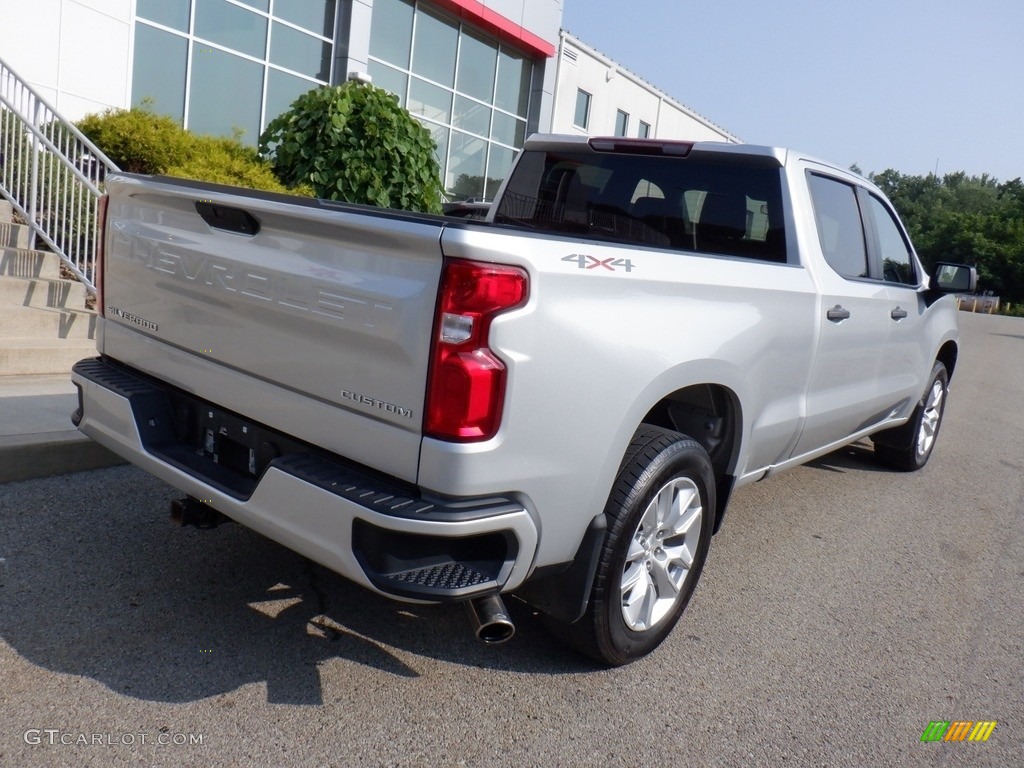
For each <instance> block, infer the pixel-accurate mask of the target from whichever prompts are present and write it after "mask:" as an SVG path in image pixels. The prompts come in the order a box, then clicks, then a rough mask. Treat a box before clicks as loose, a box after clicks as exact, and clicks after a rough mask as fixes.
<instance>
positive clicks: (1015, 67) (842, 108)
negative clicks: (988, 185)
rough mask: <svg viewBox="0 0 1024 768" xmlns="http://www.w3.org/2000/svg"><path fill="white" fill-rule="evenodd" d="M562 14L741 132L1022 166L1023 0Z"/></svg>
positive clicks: (791, 1) (822, 152) (896, 157)
mask: <svg viewBox="0 0 1024 768" xmlns="http://www.w3.org/2000/svg"><path fill="white" fill-rule="evenodd" d="M562 26H563V28H564V29H566V30H567V31H568V32H569V33H571V34H573V35H575V36H576V37H578V38H579V39H581V40H582V41H583V42H585V43H587V44H588V45H590V46H591V47H592V48H596V49H597V50H599V51H601V52H602V53H604V54H605V55H606V56H609V57H610V58H612V59H614V60H615V61H616V62H618V63H619V64H621V65H622V66H624V67H625V68H626V69H629V70H631V71H632V72H634V73H635V74H637V75H639V76H640V77H642V78H643V79H645V80H647V81H648V82H650V83H652V84H653V85H655V86H656V87H658V88H660V89H661V90H662V91H664V92H665V93H667V94H668V95H669V96H671V97H672V98H674V99H676V100H677V101H680V102H682V103H683V104H685V105H686V106H687V107H689V108H690V109H692V110H694V111H695V112H698V113H699V114H701V115H703V116H704V117H706V118H708V119H709V120H711V121H712V122H713V123H715V124H717V125H719V126H721V127H722V128H725V129H726V130H727V131H729V132H730V133H732V134H733V135H735V136H737V137H738V138H740V139H742V140H743V141H745V142H747V143H750V144H768V145H773V146H782V147H790V148H793V149H799V150H801V151H803V152H807V153H809V154H812V155H815V156H817V157H819V158H821V159H823V160H829V161H832V162H834V163H837V164H839V165H842V166H844V167H849V166H850V165H852V164H854V163H856V164H857V166H858V167H859V168H860V169H861V170H862V171H863V172H864V173H865V174H867V173H872V172H880V171H883V170H886V169H888V168H892V169H895V170H897V171H899V172H900V173H904V174H913V175H918V174H928V173H933V172H936V171H937V172H938V173H939V174H940V175H944V174H947V173H953V172H956V171H964V172H966V173H967V174H968V175H972V176H973V175H981V174H988V175H989V176H990V177H994V178H996V179H998V180H999V181H1010V180H1012V179H1014V178H1017V177H1024V0H972V1H971V2H967V1H966V0H963V1H961V2H955V1H954V0H930V1H929V2H925V1H924V0H852V1H849V2H847V1H846V0H842V1H840V2H837V1H836V0H703V1H702V2H695V1H694V0H632V1H631V2H623V0H564V13H563V17H562Z"/></svg>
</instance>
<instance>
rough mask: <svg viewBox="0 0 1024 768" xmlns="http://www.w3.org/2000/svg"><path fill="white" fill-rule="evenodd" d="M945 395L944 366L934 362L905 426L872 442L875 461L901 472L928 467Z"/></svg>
mask: <svg viewBox="0 0 1024 768" xmlns="http://www.w3.org/2000/svg"><path fill="white" fill-rule="evenodd" d="M948 393H949V374H948V373H947V372H946V366H944V365H943V364H942V363H939V362H936V363H935V366H934V367H933V368H932V375H931V377H930V378H929V379H928V386H927V387H926V388H925V391H924V395H922V396H921V400H920V401H919V402H918V404H917V407H916V408H914V413H913V414H912V415H911V417H910V419H909V420H908V421H907V423H906V424H904V425H903V426H901V427H896V428H895V429H887V430H885V431H884V432H879V433H878V434H877V435H874V436H873V437H872V438H871V439H872V442H874V444H875V458H877V459H878V461H880V462H881V463H882V464H885V465H886V466H888V467H892V468H893V469H899V470H902V471H904V472H914V471H915V470H918V469H921V467H923V466H924V465H925V464H927V463H928V459H929V458H931V455H932V451H933V450H934V449H935V442H936V441H937V440H938V438H939V428H940V427H941V426H942V416H943V414H944V413H945V410H946V396H947V395H948Z"/></svg>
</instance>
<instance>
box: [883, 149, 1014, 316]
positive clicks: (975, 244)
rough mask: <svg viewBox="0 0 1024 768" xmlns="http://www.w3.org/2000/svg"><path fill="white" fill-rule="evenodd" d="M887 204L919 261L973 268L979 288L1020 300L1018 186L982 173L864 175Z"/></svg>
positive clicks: (1005, 299) (892, 171)
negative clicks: (969, 265)
mask: <svg viewBox="0 0 1024 768" xmlns="http://www.w3.org/2000/svg"><path fill="white" fill-rule="evenodd" d="M869 178H870V179H871V180H872V181H873V182H874V183H875V184H876V185H877V186H878V187H879V188H880V189H881V190H882V191H883V192H885V194H886V195H887V196H888V197H889V199H890V200H892V203H893V205H894V206H895V207H896V209H897V211H899V214H900V217H901V218H902V219H903V223H904V224H905V225H906V227H907V231H908V233H909V234H910V237H911V239H912V240H913V241H914V246H915V248H916V249H917V252H918V254H919V255H920V256H921V260H922V261H924V263H925V265H926V266H928V267H931V266H932V265H933V264H935V262H938V261H955V262H962V263H967V264H973V265H975V266H977V268H978V280H979V287H980V288H981V289H982V290H987V291H992V292H993V293H995V294H997V295H999V296H1000V297H1002V298H1003V299H1004V301H1008V302H1013V303H1017V302H1021V301H1024V182H1022V181H1021V179H1019V178H1017V179H1014V180H1013V181H1009V182H1006V183H1003V184H1000V183H999V182H998V181H997V180H996V179H994V178H992V177H991V176H989V175H988V174H982V175H981V176H968V175H967V174H966V173H963V172H962V171H961V172H957V173H949V174H946V175H945V176H943V177H941V178H940V177H939V176H936V175H935V174H928V175H927V176H909V175H904V174H901V173H899V172H898V171H895V170H893V169H888V170H885V171H882V172H881V173H875V174H871V176H870V177H869Z"/></svg>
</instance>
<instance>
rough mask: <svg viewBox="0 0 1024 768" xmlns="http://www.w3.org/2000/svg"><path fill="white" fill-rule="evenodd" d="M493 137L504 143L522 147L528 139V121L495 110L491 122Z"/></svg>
mask: <svg viewBox="0 0 1024 768" xmlns="http://www.w3.org/2000/svg"><path fill="white" fill-rule="evenodd" d="M491 138H492V139H494V140H495V141H500V142H501V143H502V144H511V145H512V146H513V147H517V148H518V147H521V146H523V142H524V141H526V121H525V120H520V119H519V118H517V117H512V116H511V115H506V114H505V113H504V112H498V111H497V110H495V112H494V119H493V121H492V122H491Z"/></svg>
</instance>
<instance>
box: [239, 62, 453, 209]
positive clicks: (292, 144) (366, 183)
mask: <svg viewBox="0 0 1024 768" xmlns="http://www.w3.org/2000/svg"><path fill="white" fill-rule="evenodd" d="M259 146H260V153H261V154H262V155H263V156H264V157H267V158H268V159H269V160H270V162H271V164H272V167H273V169H274V172H275V173H276V174H277V176H278V178H280V179H281V181H282V182H284V183H285V184H296V183H306V184H309V185H311V186H312V187H313V189H314V190H315V192H316V194H317V196H318V197H324V198H328V199H331V200H344V201H346V202H350V203H368V204H370V205H378V206H381V207H384V208H400V209H403V210H409V211H424V212H428V213H440V211H441V171H440V168H439V167H438V164H437V160H436V158H435V156H434V152H435V149H436V145H435V144H434V140H433V137H432V136H431V135H430V131H429V130H427V129H426V128H425V127H424V126H423V125H421V124H420V123H419V122H418V121H417V120H416V119H415V118H414V117H413V116H412V115H410V114H409V113H408V112H407V111H406V110H404V109H402V108H401V107H400V106H399V105H398V102H397V100H396V99H395V97H394V96H392V95H391V94H390V93H388V92H387V91H385V90H383V89H382V88H376V87H374V86H372V85H369V84H366V83H360V82H356V81H349V82H347V83H345V84H344V85H338V86H324V87H322V88H317V89H314V90H312V91H309V92H307V93H305V94H303V95H302V96H300V97H299V98H298V99H296V100H295V101H294V102H293V103H292V105H291V108H290V109H289V110H288V111H287V112H285V113H284V114H282V115H280V116H278V117H277V118H275V119H274V120H273V121H271V123H270V125H268V126H267V130H266V131H264V133H263V135H262V136H261V137H260V145H259Z"/></svg>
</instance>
